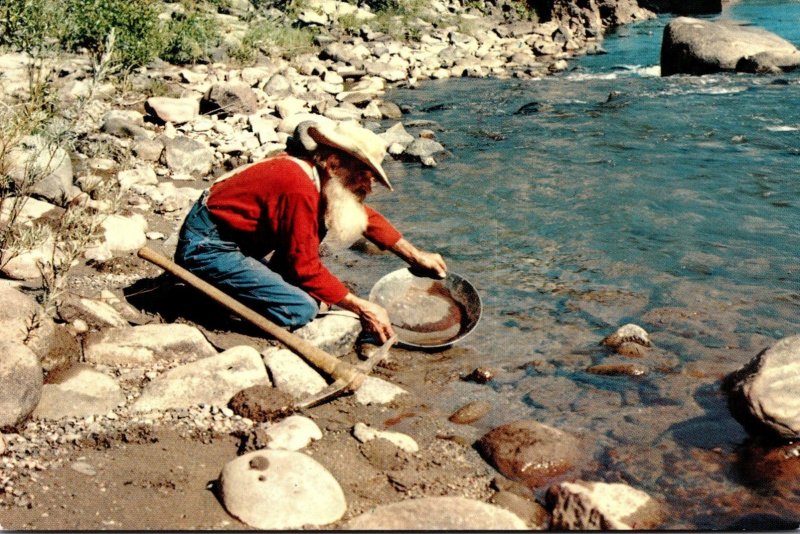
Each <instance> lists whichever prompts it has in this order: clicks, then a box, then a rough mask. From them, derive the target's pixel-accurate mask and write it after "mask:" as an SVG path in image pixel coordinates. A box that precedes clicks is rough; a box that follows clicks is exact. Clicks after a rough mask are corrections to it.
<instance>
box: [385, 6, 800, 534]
mask: <svg viewBox="0 0 800 534" xmlns="http://www.w3.org/2000/svg"><path fill="white" fill-rule="evenodd" d="M721 17H722V18H729V19H737V20H743V21H749V22H751V23H753V24H754V25H757V26H760V27H763V28H766V29H768V30H771V31H774V32H776V33H779V34H780V35H781V36H783V37H784V38H786V39H788V40H790V41H792V42H794V43H795V44H800V24H798V22H800V3H798V2H780V1H743V2H740V3H737V4H735V5H732V6H729V7H728V8H726V10H725V12H724V13H723V14H722V15H721ZM712 18H717V17H712ZM667 21H668V17H666V16H663V17H660V18H659V19H656V20H653V21H648V22H645V23H642V24H638V25H635V26H629V27H625V28H622V29H620V30H619V31H618V32H617V33H615V34H614V35H609V36H608V37H607V38H606V40H605V42H604V48H605V49H606V50H607V51H608V54H606V55H601V56H590V57H584V58H581V59H578V60H575V61H573V62H571V64H570V69H569V70H568V71H567V72H565V73H563V74H561V75H558V76H553V77H548V78H545V79H541V80H518V79H513V80H505V81H502V80H476V79H457V80H444V81H436V82H428V83H425V84H422V85H421V86H420V87H419V88H417V89H413V90H412V89H399V90H396V91H394V92H392V93H391V94H389V95H387V97H388V98H389V99H391V100H393V101H395V102H397V103H399V104H401V105H402V106H405V107H407V108H408V110H409V113H408V114H407V115H406V116H404V118H403V121H404V122H405V123H407V124H408V123H412V121H415V120H424V121H435V123H436V124H437V125H438V127H436V126H433V129H435V130H436V135H437V137H438V139H439V140H440V142H442V144H443V145H445V146H446V147H447V149H448V151H449V154H448V155H446V156H442V157H439V158H437V160H438V166H436V167H435V168H423V167H421V166H415V165H409V164H401V163H399V162H392V163H390V164H389V165H388V169H389V172H390V174H391V175H392V176H393V182H394V183H395V185H396V189H397V191H396V192H395V193H392V194H391V195H389V194H382V193H381V194H378V195H377V197H376V199H375V201H374V202H373V204H375V205H376V206H377V207H378V208H379V209H380V210H381V211H382V212H384V213H385V214H387V215H388V216H389V218H390V219H391V220H392V221H393V222H395V223H396V224H397V226H399V227H400V228H401V229H403V230H404V231H405V233H406V235H407V237H409V238H410V240H411V241H412V242H414V243H416V244H418V245H419V246H421V247H424V248H429V249H433V250H438V251H440V252H441V253H442V254H443V255H444V256H445V257H446V258H447V260H448V263H449V266H450V268H451V269H452V270H454V271H455V272H458V273H459V274H461V275H463V276H465V277H466V278H467V279H469V280H471V281H472V282H473V283H474V284H475V285H476V286H477V287H478V289H479V291H480V292H481V295H482V297H483V300H484V306H485V309H484V315H483V318H482V320H481V323H480V324H479V326H478V328H477V329H476V331H475V332H473V333H472V334H471V335H470V336H469V337H468V338H467V339H465V340H464V341H463V342H462V343H461V344H460V346H462V347H464V348H466V349H468V350H474V351H477V352H479V353H480V354H482V355H484V357H485V359H486V362H487V365H492V366H495V367H496V368H500V369H502V370H503V371H504V372H505V373H504V374H501V375H500V376H498V379H497V380H496V381H495V382H493V383H492V384H490V385H489V386H484V388H489V389H490V390H491V394H492V395H493V398H495V399H497V398H502V399H503V400H504V402H507V403H508V404H509V406H510V408H509V410H508V416H509V417H512V416H514V417H516V416H524V417H533V418H535V419H537V420H540V421H542V422H545V423H548V424H552V425H555V426H559V427H562V428H565V429H569V430H573V431H576V432H578V433H582V434H583V435H586V436H589V439H590V441H591V442H592V443H593V446H594V449H593V450H594V455H595V456H594V458H595V465H594V467H593V468H591V469H590V468H587V469H588V471H587V474H586V476H587V478H592V479H601V480H607V481H625V482H628V483H631V484H632V485H634V486H636V487H639V488H641V489H643V490H645V491H648V492H649V493H651V494H652V495H654V496H657V497H659V498H661V499H662V500H664V501H666V502H668V503H669V504H670V505H672V506H675V507H677V508H678V509H680V512H678V513H677V515H676V516H675V517H674V518H673V519H671V520H670V523H669V524H668V525H667V526H668V527H686V528H698V527H699V528H722V527H724V526H725V525H727V524H730V522H731V521H733V520H734V519H736V518H737V517H739V516H741V515H743V514H746V513H750V512H754V511H760V512H771V513H778V514H783V515H787V514H792V513H793V514H797V512H798V510H796V506H797V505H796V501H798V499H797V494H791V491H790V492H789V496H788V497H787V496H786V495H783V494H781V493H780V491H778V490H775V489H774V488H772V489H769V491H767V490H765V489H764V488H763V487H755V488H754V486H753V484H751V483H750V482H749V481H748V480H746V479H745V478H743V476H742V475H741V472H740V471H741V469H740V468H739V463H740V456H741V451H742V449H743V447H746V446H747V436H746V434H745V433H744V432H743V431H742V429H741V427H740V426H739V425H738V424H737V423H736V422H735V421H734V420H733V419H732V418H731V417H730V415H729V414H728V411H727V408H726V406H725V399H724V397H723V396H722V394H721V393H720V392H719V380H720V379H721V377H722V376H724V375H725V374H727V373H729V372H731V371H733V370H735V369H737V368H739V367H740V366H741V365H743V364H744V363H745V362H747V361H748V360H749V359H750V358H751V357H753V356H754V355H755V354H757V353H758V352H759V351H760V350H762V349H763V348H765V347H767V346H769V345H770V344H772V343H774V341H775V340H777V339H780V338H781V337H784V336H788V335H793V334H796V333H798V332H800V283H798V280H799V279H800V262H798V257H797V256H798V251H800V172H798V168H800V74H798V73H788V74H783V75H779V76H751V75H736V74H725V75H713V76H705V77H684V76H676V77H669V78H661V77H659V75H658V61H659V49H660V43H661V35H662V31H663V27H664V24H665V23H666V22H667ZM532 103H535V105H531V106H527V108H526V109H527V111H521V108H523V106H526V105H528V104H532ZM531 108H536V109H535V110H531ZM387 126H388V124H387ZM409 129H413V128H409ZM378 261H379V262H385V263H386V266H385V268H384V272H388V271H389V270H391V269H392V268H396V261H392V260H390V259H384V258H381V259H379V260H378ZM390 265H391V266H390ZM627 322H634V323H637V324H639V325H641V326H643V327H645V328H646V329H647V330H648V331H649V332H650V333H651V335H652V337H653V341H654V344H655V348H654V349H653V351H651V353H649V354H648V355H646V356H645V357H644V358H642V359H638V360H635V361H633V363H636V364H639V365H644V366H645V367H647V369H648V373H647V374H646V375H645V376H644V377H643V378H633V377H627V376H626V377H598V376H597V375H594V374H591V373H587V372H586V371H585V369H586V367H587V366H589V365H592V364H597V363H609V362H619V361H621V360H624V358H621V357H619V356H616V355H611V354H609V353H608V352H605V351H604V350H603V349H602V348H601V347H598V345H597V344H598V342H599V341H600V340H601V339H602V338H603V337H604V336H605V335H608V334H609V333H611V332H612V331H613V330H614V329H615V328H616V327H618V326H620V325H622V324H625V323H627ZM531 362H533V365H531V364H530V363H531ZM526 363H528V364H529V365H525V364H526ZM453 387H454V388H456V389H457V388H458V387H459V386H458V385H454V386H453ZM460 394H461V395H462V396H464V397H469V396H480V395H482V394H483V395H488V393H480V392H475V391H474V390H472V389H470V390H464V391H461V392H460ZM775 492H777V494H778V497H776V493H775Z"/></svg>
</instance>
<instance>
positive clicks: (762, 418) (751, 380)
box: [723, 335, 800, 439]
mask: <svg viewBox="0 0 800 534" xmlns="http://www.w3.org/2000/svg"><path fill="white" fill-rule="evenodd" d="M798 366H800V335H796V336H791V337H787V338H784V339H781V340H780V341H778V342H777V343H775V344H774V345H773V346H772V347H770V348H768V349H766V350H764V351H762V352H761V353H759V354H758V355H757V356H756V357H755V358H753V359H752V360H750V362H749V363H747V365H745V366H744V367H742V368H741V369H739V370H738V371H736V372H735V373H733V374H731V375H729V376H728V377H727V378H726V379H725V382H724V384H723V386H724V388H725V389H726V390H727V391H728V393H729V406H730V408H731V412H732V413H733V415H734V417H735V418H736V419H737V420H738V421H739V422H740V423H742V425H743V426H744V427H745V428H746V429H747V430H749V431H750V432H751V433H754V434H759V433H765V432H766V433H769V434H772V435H777V436H779V437H781V438H785V439H797V438H800V374H798V373H797V369H798Z"/></svg>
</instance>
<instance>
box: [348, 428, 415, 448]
mask: <svg viewBox="0 0 800 534" xmlns="http://www.w3.org/2000/svg"><path fill="white" fill-rule="evenodd" d="M353 436H355V438H356V439H357V440H358V441H360V442H361V443H366V442H368V441H371V440H373V439H378V438H380V439H385V440H386V441H388V442H390V443H392V444H394V446H395V447H397V448H399V449H402V450H404V451H406V452H417V451H418V450H419V445H417V442H416V441H414V438H412V437H411V436H408V435H406V434H403V433H401V432H392V431H389V430H376V429H374V428H371V427H369V426H367V425H365V424H364V423H356V424H355V426H354V427H353Z"/></svg>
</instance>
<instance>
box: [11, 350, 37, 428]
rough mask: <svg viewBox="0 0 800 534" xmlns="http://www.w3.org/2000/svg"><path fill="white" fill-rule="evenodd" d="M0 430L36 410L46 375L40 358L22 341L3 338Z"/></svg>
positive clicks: (16, 422)
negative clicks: (43, 372) (44, 375)
mask: <svg viewBox="0 0 800 534" xmlns="http://www.w3.org/2000/svg"><path fill="white" fill-rule="evenodd" d="M0 354H2V359H3V360H2V361H3V363H2V365H0V429H3V428H13V427H15V426H17V425H18V424H19V423H21V422H22V421H24V420H25V419H26V418H27V417H28V416H29V415H30V414H31V412H33V410H34V408H36V405H37V404H38V403H39V399H40V398H41V395H42V386H43V384H44V377H43V374H42V368H41V366H40V365H39V358H38V357H37V356H36V354H34V353H33V352H32V351H31V350H30V349H29V348H28V347H26V346H25V345H23V344H22V343H17V342H13V341H7V340H5V339H4V340H0Z"/></svg>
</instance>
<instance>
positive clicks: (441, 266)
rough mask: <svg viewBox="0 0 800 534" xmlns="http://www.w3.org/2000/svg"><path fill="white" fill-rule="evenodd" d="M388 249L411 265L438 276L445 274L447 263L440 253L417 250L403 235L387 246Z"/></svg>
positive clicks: (442, 276) (441, 276)
mask: <svg viewBox="0 0 800 534" xmlns="http://www.w3.org/2000/svg"><path fill="white" fill-rule="evenodd" d="M389 250H391V251H392V252H394V253H395V254H397V255H398V256H399V257H400V258H402V259H403V260H405V262H406V263H408V264H409V265H411V267H416V268H418V269H421V270H423V271H427V272H430V273H433V274H435V275H436V276H438V277H439V278H444V277H445V276H447V264H445V262H444V258H442V256H441V255H440V254H437V253H435V252H426V251H424V250H419V249H418V248H417V247H415V246H414V245H412V244H411V243H410V242H408V241H407V240H406V239H405V238H404V237H402V238H400V240H399V241H398V242H397V243H395V244H394V245H392V246H391V247H389Z"/></svg>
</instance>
